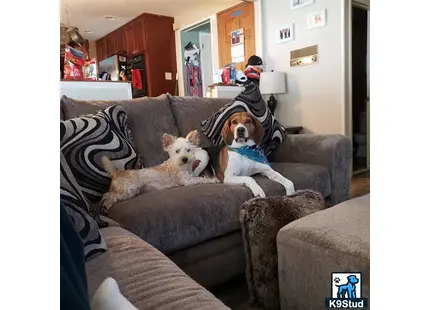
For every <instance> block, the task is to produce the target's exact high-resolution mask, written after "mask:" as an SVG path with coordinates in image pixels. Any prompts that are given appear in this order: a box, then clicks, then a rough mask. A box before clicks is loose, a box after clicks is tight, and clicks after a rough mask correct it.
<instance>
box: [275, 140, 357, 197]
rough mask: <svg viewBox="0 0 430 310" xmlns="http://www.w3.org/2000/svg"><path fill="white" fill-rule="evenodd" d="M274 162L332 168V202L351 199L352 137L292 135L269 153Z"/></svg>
mask: <svg viewBox="0 0 430 310" xmlns="http://www.w3.org/2000/svg"><path fill="white" fill-rule="evenodd" d="M269 160H270V161H273V162H292V163H307V164H314V165H320V166H324V167H326V168H328V169H329V171H330V180H331V188H332V192H331V194H330V199H331V202H332V204H338V203H340V202H342V201H344V200H347V199H349V191H350V178H351V162H352V139H351V138H349V137H347V136H344V135H335V134H332V135H316V134H299V135H288V136H287V138H286V139H285V141H284V142H283V143H282V144H281V145H280V146H279V147H278V148H277V149H276V150H275V151H274V152H273V153H272V154H271V155H270V156H269Z"/></svg>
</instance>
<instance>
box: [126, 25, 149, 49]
mask: <svg viewBox="0 0 430 310" xmlns="http://www.w3.org/2000/svg"><path fill="white" fill-rule="evenodd" d="M124 37H125V45H126V50H127V54H128V55H129V56H132V55H135V54H138V53H143V52H144V51H145V50H146V35H145V28H144V21H143V17H140V18H137V19H135V20H133V21H131V22H130V23H128V24H127V25H126V26H125V27H124Z"/></svg>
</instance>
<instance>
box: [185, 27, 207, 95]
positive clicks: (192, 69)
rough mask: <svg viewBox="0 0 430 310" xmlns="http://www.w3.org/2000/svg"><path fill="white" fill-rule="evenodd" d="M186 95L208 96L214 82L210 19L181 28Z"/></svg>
mask: <svg viewBox="0 0 430 310" xmlns="http://www.w3.org/2000/svg"><path fill="white" fill-rule="evenodd" d="M181 50H182V63H183V81H184V95H185V96H192V97H206V96H207V92H208V89H209V88H208V86H209V85H211V84H212V83H213V57H212V32H211V25H210V20H207V21H204V22H202V23H199V24H197V25H194V26H192V27H189V28H186V29H183V30H181Z"/></svg>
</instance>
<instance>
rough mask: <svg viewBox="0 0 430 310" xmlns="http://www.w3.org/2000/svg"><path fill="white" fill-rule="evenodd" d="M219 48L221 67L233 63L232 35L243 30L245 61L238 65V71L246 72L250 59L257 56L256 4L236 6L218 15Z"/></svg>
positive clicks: (249, 3)
mask: <svg viewBox="0 0 430 310" xmlns="http://www.w3.org/2000/svg"><path fill="white" fill-rule="evenodd" d="M217 21H218V47H219V60H220V66H221V67H223V66H225V65H227V64H229V63H231V62H232V58H231V33H232V32H233V31H235V30H238V29H241V28H243V30H244V34H245V38H244V41H245V60H244V61H243V62H240V63H237V64H236V69H238V70H239V69H240V70H244V69H245V66H246V62H247V61H248V58H249V57H251V56H252V55H255V22H254V3H252V2H248V3H243V4H239V5H236V6H234V7H232V8H230V9H228V10H225V11H222V12H220V13H218V16H217Z"/></svg>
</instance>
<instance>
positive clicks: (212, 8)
mask: <svg viewBox="0 0 430 310" xmlns="http://www.w3.org/2000/svg"><path fill="white" fill-rule="evenodd" d="M241 2H242V1H240V0H222V1H209V0H207V1H205V3H204V5H200V6H196V7H194V9H193V10H190V11H188V12H187V13H185V14H181V15H178V16H175V25H174V29H175V43H176V63H177V70H178V77H179V95H181V96H183V95H184V81H183V78H182V77H183V68H182V65H181V61H180V60H181V57H182V50H181V43H180V42H181V35H180V30H181V29H183V28H185V27H189V26H191V25H193V24H196V23H198V22H201V21H204V20H208V19H211V33H212V55H213V58H214V61H213V64H214V68H218V67H219V53H218V29H217V23H216V18H215V17H216V14H217V13H218V12H221V11H223V10H225V9H228V8H230V7H232V6H235V5H237V4H239V3H241Z"/></svg>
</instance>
